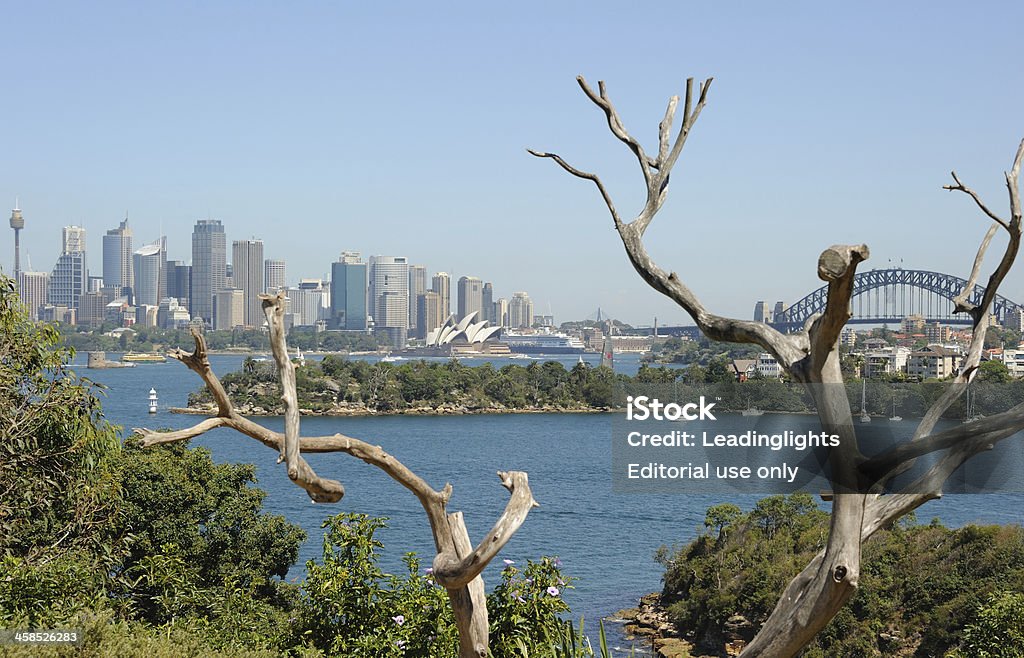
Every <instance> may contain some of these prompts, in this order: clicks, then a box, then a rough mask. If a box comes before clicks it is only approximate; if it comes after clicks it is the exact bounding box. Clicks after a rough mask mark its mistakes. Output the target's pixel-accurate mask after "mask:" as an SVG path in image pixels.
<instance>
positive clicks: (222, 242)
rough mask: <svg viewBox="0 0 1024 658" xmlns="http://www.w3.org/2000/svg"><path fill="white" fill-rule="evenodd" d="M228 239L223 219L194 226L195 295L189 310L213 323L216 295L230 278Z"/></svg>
mask: <svg viewBox="0 0 1024 658" xmlns="http://www.w3.org/2000/svg"><path fill="white" fill-rule="evenodd" d="M227 256H228V248H227V238H226V237H225V235H224V227H223V226H222V225H221V223H220V220H219V219H200V220H199V221H197V222H196V225H195V228H194V229H192V296H191V297H190V298H189V313H190V314H191V315H192V318H193V319H195V318H197V317H199V318H202V319H203V320H205V321H206V322H207V323H210V324H211V325H212V323H213V322H212V321H213V295H214V294H215V293H216V292H217V291H219V290H223V289H224V287H225V279H226V277H227Z"/></svg>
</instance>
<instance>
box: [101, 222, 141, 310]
mask: <svg viewBox="0 0 1024 658" xmlns="http://www.w3.org/2000/svg"><path fill="white" fill-rule="evenodd" d="M133 254H134V251H133V250H132V229H131V228H130V227H129V226H128V218H127V217H125V218H124V221H123V222H121V224H120V225H119V226H118V227H117V228H112V229H110V230H109V231H107V234H106V235H104V236H103V286H104V287H105V288H110V289H112V290H114V294H115V296H117V297H121V296H124V295H128V294H130V292H129V291H130V289H133V288H134V287H135V274H134V269H133V267H134V265H133V262H132V255H133ZM125 288H128V289H129V290H128V291H126V290H125Z"/></svg>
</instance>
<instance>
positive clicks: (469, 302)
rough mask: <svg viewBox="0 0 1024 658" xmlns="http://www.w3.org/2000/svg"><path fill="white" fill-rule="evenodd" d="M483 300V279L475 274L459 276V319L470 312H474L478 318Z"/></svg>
mask: <svg viewBox="0 0 1024 658" xmlns="http://www.w3.org/2000/svg"><path fill="white" fill-rule="evenodd" d="M483 301H484V282H483V281H481V280H480V279H478V278H477V277H475V276H464V277H461V278H459V320H462V319H463V318H465V317H466V316H468V315H469V314H470V313H476V314H477V317H478V318H479V317H480V316H481V315H482V311H483ZM481 319H482V318H481Z"/></svg>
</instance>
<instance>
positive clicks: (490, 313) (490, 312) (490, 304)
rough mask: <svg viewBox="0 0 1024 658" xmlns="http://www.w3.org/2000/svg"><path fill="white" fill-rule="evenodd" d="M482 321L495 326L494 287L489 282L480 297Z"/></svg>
mask: <svg viewBox="0 0 1024 658" xmlns="http://www.w3.org/2000/svg"><path fill="white" fill-rule="evenodd" d="M480 319H481V320H487V321H488V322H490V323H491V324H494V286H493V285H491V282H490V281H488V282H487V283H485V284H484V291H483V294H482V295H481V297H480Z"/></svg>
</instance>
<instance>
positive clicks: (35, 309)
mask: <svg viewBox="0 0 1024 658" xmlns="http://www.w3.org/2000/svg"><path fill="white" fill-rule="evenodd" d="M49 285H50V274H49V273H48V272H21V273H20V275H19V276H18V295H20V296H21V303H22V304H24V305H25V308H27V309H28V316H29V318H31V319H32V320H38V319H39V307H40V306H42V305H43V304H45V303H46V291H47V288H48V287H49Z"/></svg>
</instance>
